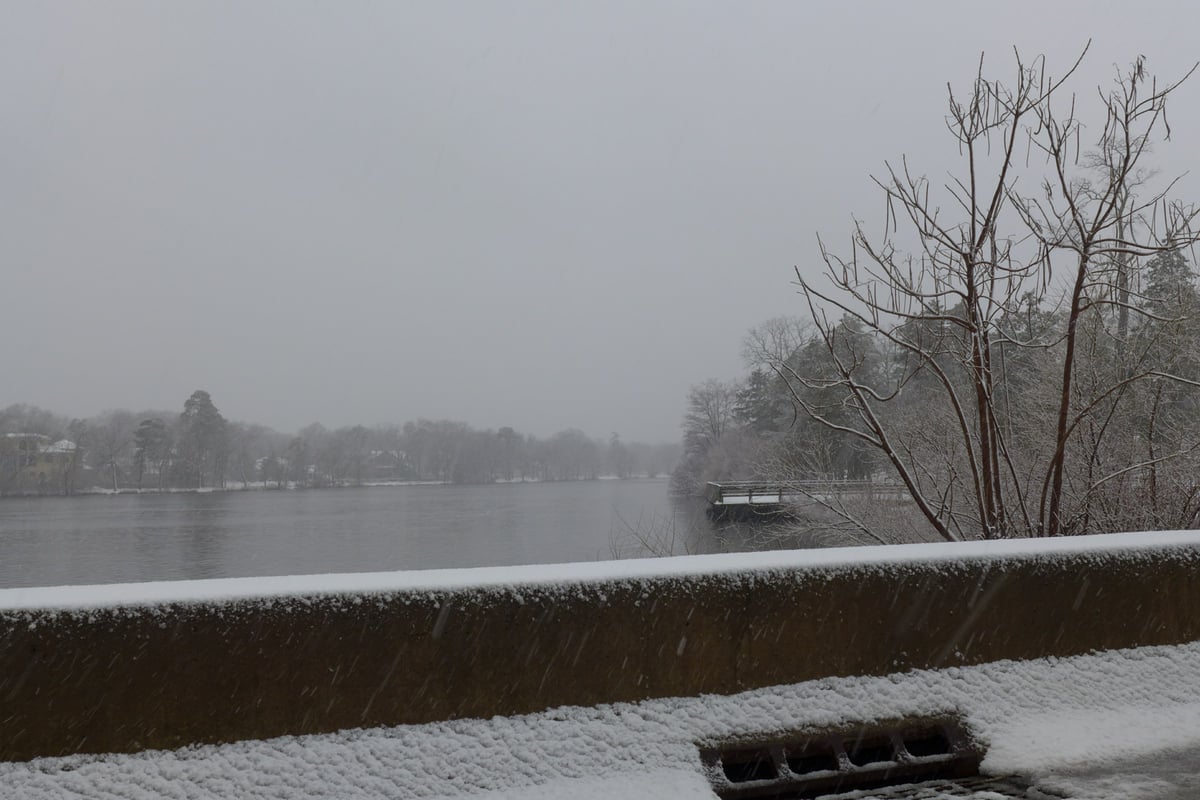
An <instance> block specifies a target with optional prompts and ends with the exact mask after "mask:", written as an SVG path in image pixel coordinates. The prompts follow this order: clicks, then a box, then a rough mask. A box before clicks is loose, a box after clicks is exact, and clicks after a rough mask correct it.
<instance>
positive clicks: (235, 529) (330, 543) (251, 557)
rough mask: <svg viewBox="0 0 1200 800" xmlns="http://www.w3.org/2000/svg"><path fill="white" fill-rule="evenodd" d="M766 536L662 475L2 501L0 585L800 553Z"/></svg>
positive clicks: (784, 542) (47, 584)
mask: <svg viewBox="0 0 1200 800" xmlns="http://www.w3.org/2000/svg"><path fill="white" fill-rule="evenodd" d="M765 530H768V529H763V528H761V527H757V528H756V527H754V526H749V527H747V526H742V527H741V528H738V527H722V528H721V529H717V528H715V527H714V526H713V525H712V523H711V522H710V521H709V520H708V519H707V517H706V516H705V514H704V505H703V503H702V502H697V501H695V500H692V499H686V498H685V499H672V498H670V497H669V496H668V494H667V484H666V482H665V481H587V482H578V483H548V484H500V485H491V486H403V487H377V488H361V489H334V490H310V491H303V492H279V491H262V492H211V493H203V494H200V493H191V494H165V495H118V496H89V497H61V498H28V499H19V498H7V499H4V500H0V587H12V586H39V585H40V586H52V585H64V584H79V583H117V582H126V581H147V580H180V579H191V578H217V577H248V576H255V575H289V574H304V573H314V572H363V571H380V570H403V569H429V568H441V567H473V566H495V565H507V564H534V563H541V564H544V563H558V562H566V561H594V560H597V559H608V558H614V557H634V556H643V555H666V554H672V553H673V554H682V553H710V552H720V551H724V550H744V549H763V548H765V547H773V546H792V547H794V546H803V545H804V543H803V542H797V541H785V540H782V539H779V538H776V537H775V535H774V534H770V533H764V531H765ZM791 538H792V539H793V540H794V539H795V537H791ZM810 546H811V545H810Z"/></svg>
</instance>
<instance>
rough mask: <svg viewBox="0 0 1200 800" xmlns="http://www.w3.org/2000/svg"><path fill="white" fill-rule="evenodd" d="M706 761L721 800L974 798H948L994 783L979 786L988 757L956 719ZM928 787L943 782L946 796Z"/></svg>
mask: <svg viewBox="0 0 1200 800" xmlns="http://www.w3.org/2000/svg"><path fill="white" fill-rule="evenodd" d="M700 757H701V759H702V761H703V762H704V769H705V772H706V774H707V775H708V778H709V781H710V783H711V784H712V787H713V790H714V791H715V792H716V793H717V796H718V797H720V798H722V800H742V798H777V800H785V799H788V798H816V797H825V796H829V795H837V794H840V793H845V792H851V791H862V790H874V789H881V790H882V789H889V790H890V789H891V788H894V789H896V790H898V791H899V790H901V787H904V789H905V790H912V789H920V788H921V786H918V785H917V784H922V785H928V786H929V787H933V788H931V789H930V791H935V792H936V791H941V792H942V794H936V793H935V794H926V795H920V794H888V795H885V794H878V795H877V796H879V797H971V796H972V795H971V794H970V793H969V791H971V790H969V789H967V788H964V791H968V793H966V794H960V795H953V794H946V792H947V791H949V789H950V788H953V787H955V786H961V787H968V782H965V781H964V780H963V779H972V780H975V782H979V781H984V780H989V779H984V778H976V776H978V775H979V762H980V759H981V758H982V754H981V753H980V752H979V750H978V749H977V748H976V747H975V746H974V745H973V744H972V740H971V737H970V736H969V735H968V734H967V731H966V729H965V728H964V727H963V725H962V723H961V722H960V721H959V720H957V719H954V718H935V719H929V718H921V719H905V720H897V721H894V722H884V723H875V724H871V725H864V726H861V727H857V728H853V729H842V730H835V731H826V732H822V733H816V734H806V735H803V736H795V737H788V738H782V739H770V740H759V741H755V740H753V739H751V740H739V741H735V742H730V743H726V744H723V745H718V746H715V747H708V748H704V749H702V750H701V753H700ZM930 782H940V783H941V784H943V788H942V789H937V788H936V787H934V784H933V783H930ZM997 785H998V786H999V784H997ZM989 790H990V791H993V792H996V793H998V792H999V790H997V789H989ZM998 796H1000V797H1003V796H1004V795H1002V794H998ZM1013 796H1016V797H1021V796H1023V795H1021V794H1017V795H1013Z"/></svg>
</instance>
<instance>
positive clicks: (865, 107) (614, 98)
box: [0, 0, 1200, 441]
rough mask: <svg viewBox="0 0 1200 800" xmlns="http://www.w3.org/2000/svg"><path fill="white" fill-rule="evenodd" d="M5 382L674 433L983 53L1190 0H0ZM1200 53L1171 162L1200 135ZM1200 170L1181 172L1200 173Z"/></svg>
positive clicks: (1168, 18) (138, 400)
mask: <svg viewBox="0 0 1200 800" xmlns="http://www.w3.org/2000/svg"><path fill="white" fill-rule="evenodd" d="M0 10H2V11H0V98H2V100H3V105H2V109H3V112H2V114H0V278H2V280H0V297H2V298H3V305H2V308H3V310H2V311H0V330H2V331H3V338H2V339H0V406H3V405H7V404H9V403H15V402H28V403H34V404H37V405H41V406H45V407H48V408H51V409H53V410H55V411H58V412H60V413H64V414H69V415H73V416H84V415H90V414H93V413H96V412H98V411H100V410H102V409H106V408H113V407H123V408H146V407H157V408H165V409H178V408H181V407H182V403H183V400H184V399H185V398H186V397H187V395H188V394H190V393H191V391H192V390H193V389H196V388H204V389H207V390H208V391H209V392H211V393H212V395H213V398H214V400H215V402H216V403H217V405H218V406H219V407H220V408H221V410H222V412H223V413H225V415H226V416H227V417H230V418H232V419H238V420H245V421H255V422H262V423H265V424H268V425H271V426H273V427H276V428H279V429H280V430H284V431H292V430H295V429H297V428H298V427H300V426H302V425H305V424H307V423H309V422H313V421H320V422H322V423H324V424H325V425H326V426H329V427H336V426H340V425H346V424H353V423H360V422H361V423H366V424H372V423H376V422H385V421H396V422H402V421H404V420H408V419H415V418H417V417H419V416H427V417H450V418H455V419H461V420H464V421H466V422H469V423H471V424H472V425H475V426H477V427H497V426H501V425H512V426H514V427H516V428H518V429H520V430H523V431H527V432H531V433H535V434H538V435H546V434H549V433H552V432H554V431H556V430H559V429H561V428H565V427H568V426H574V427H579V428H582V429H584V430H585V431H587V432H588V433H589V434H591V435H594V436H607V435H608V434H609V433H610V432H613V431H616V432H619V433H620V434H621V435H622V436H623V437H624V438H626V439H641V440H652V441H658V440H670V439H674V438H676V437H677V435H678V424H679V419H680V416H681V414H682V412H683V404H684V399H685V395H686V393H687V389H688V387H689V385H691V384H693V383H698V382H700V381H702V380H704V379H705V378H708V377H722V378H728V377H734V376H737V375H738V374H740V373H741V371H742V368H741V362H740V349H741V340H742V337H743V336H744V334H745V332H746V330H747V329H748V328H750V327H751V326H753V325H755V324H757V323H759V322H760V321H762V320H764V319H766V318H768V317H771V316H775V315H780V314H798V313H801V311H802V308H801V306H800V303H799V298H798V297H797V296H796V294H795V289H794V287H793V286H792V283H791V281H792V280H793V278H794V275H793V272H792V269H793V266H794V265H795V266H799V268H800V269H802V270H805V271H806V272H813V273H815V272H816V271H817V270H818V267H819V258H818V255H817V251H816V246H815V241H816V238H815V237H816V234H817V233H818V232H820V233H821V234H822V235H823V236H824V237H826V238H827V239H829V240H830V241H832V242H833V243H835V244H837V243H839V242H841V241H845V239H846V236H847V234H848V232H849V229H850V224H851V218H852V216H853V215H854V214H858V215H859V216H861V217H863V218H865V219H867V220H870V219H878V218H879V216H880V210H881V204H880V202H879V200H878V198H877V195H876V194H874V193H873V192H872V188H871V183H870V181H869V178H868V176H869V174H870V173H871V172H877V171H879V169H880V168H881V166H882V164H883V161H884V159H889V158H895V157H897V156H899V155H902V154H908V156H909V157H910V160H911V162H912V163H913V164H914V166H915V167H916V169H917V170H918V171H922V172H928V173H929V174H930V175H942V174H944V172H945V170H946V169H947V168H948V167H950V166H951V165H952V159H951V157H952V156H953V155H954V148H953V145H952V143H951V142H950V141H949V139H948V138H947V136H946V134H945V131H944V127H943V122H942V119H943V114H944V109H945V85H946V82H947V81H953V82H954V83H955V84H956V85H959V86H963V85H965V83H967V82H968V81H969V79H970V77H971V75H972V71H973V70H974V68H975V65H976V62H977V61H978V58H979V54H980V52H981V51H986V53H987V56H988V61H989V63H990V64H992V65H994V67H995V73H996V74H998V75H1007V74H1010V73H1011V69H1010V67H1011V64H1012V61H1011V57H1010V53H1011V48H1012V46H1013V45H1017V46H1018V47H1020V49H1021V50H1022V51H1023V53H1027V54H1029V55H1034V54H1037V53H1045V54H1046V55H1047V57H1048V61H1049V65H1050V67H1051V71H1054V72H1061V71H1062V70H1063V69H1064V68H1065V67H1066V66H1067V65H1068V64H1069V63H1070V62H1071V61H1072V60H1073V59H1074V57H1075V56H1076V55H1077V53H1078V51H1079V50H1080V48H1082V46H1083V45H1084V43H1085V41H1086V40H1087V39H1088V38H1089V37H1091V38H1093V40H1094V43H1093V46H1092V50H1091V52H1090V54H1089V56H1088V59H1087V61H1086V63H1085V66H1084V69H1083V71H1082V73H1081V75H1080V77H1079V80H1077V81H1076V82H1075V87H1076V88H1077V89H1078V90H1079V91H1080V92H1082V93H1084V94H1085V95H1086V96H1087V99H1089V100H1090V99H1091V97H1092V96H1093V95H1094V87H1095V85H1096V84H1097V83H1099V82H1107V81H1109V80H1110V79H1111V77H1112V75H1113V65H1114V64H1121V65H1126V64H1128V63H1129V62H1130V61H1132V60H1133V59H1134V58H1135V57H1136V56H1137V55H1138V54H1144V55H1146V56H1147V58H1148V64H1149V67H1150V69H1151V70H1152V71H1154V72H1157V73H1158V74H1160V75H1163V76H1165V77H1177V76H1178V75H1180V74H1181V73H1182V72H1184V71H1186V69H1187V67H1188V66H1189V65H1190V64H1191V62H1192V61H1194V60H1196V59H1197V58H1200V45H1197V43H1196V42H1197V38H1196V30H1197V22H1198V21H1200V12H1197V11H1196V10H1194V9H1193V8H1192V7H1191V6H1190V5H1189V4H1171V5H1167V4H1146V3H1139V4H1134V3H1128V2H1124V3H1119V4H1118V3H1086V4H1083V3H1064V2H1036V3H1013V2H993V3H989V4H973V3H965V2H947V3H921V4H916V3H913V4H910V3H877V4H875V3H867V4H853V3H845V2H838V3H828V4H816V3H801V2H786V3H784V2H780V3H747V2H726V3H704V2H696V1H695V0H689V2H681V3H662V2H647V0H633V1H632V2H627V3H622V2H613V1H612V0H605V1H604V2H600V1H599V0H597V1H596V2H586V3H584V2H563V1H562V0H551V1H550V2H545V3H534V2H518V1H517V0H505V1H504V2H499V1H497V2H477V3H453V2H440V1H439V2H423V3H414V2H382V3H366V2H349V3H309V4H301V3H297V2H291V0H289V1H288V2H273V3H267V2H242V1H241V0H238V2H227V3H219V2H207V1H206V2H191V3H163V2H158V1H157V0H146V2H134V3H118V2H101V3H95V2H80V3H63V2H46V3H42V2H19V3H18V2H0ZM1198 109H1200V78H1197V79H1194V80H1193V82H1192V83H1191V84H1189V85H1187V86H1185V88H1184V89H1183V90H1182V91H1181V93H1180V94H1179V95H1178V96H1177V97H1176V99H1175V101H1174V105H1173V106H1172V107H1171V110H1170V117H1171V122H1172V124H1173V127H1174V130H1175V135H1176V138H1175V141H1174V142H1173V143H1172V144H1171V145H1170V146H1168V147H1165V148H1159V149H1158V150H1156V152H1155V157H1156V159H1157V163H1158V166H1160V167H1161V168H1163V169H1164V170H1166V171H1170V172H1182V171H1186V170H1189V169H1192V168H1193V167H1195V166H1197V165H1196V163H1195V162H1196V161H1197V160H1198V158H1200V153H1198V148H1197V145H1196V142H1200V110H1198ZM1192 185H1194V184H1188V183H1185V185H1184V187H1185V189H1186V188H1188V187H1189V186H1192Z"/></svg>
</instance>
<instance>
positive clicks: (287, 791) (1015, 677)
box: [0, 643, 1200, 800]
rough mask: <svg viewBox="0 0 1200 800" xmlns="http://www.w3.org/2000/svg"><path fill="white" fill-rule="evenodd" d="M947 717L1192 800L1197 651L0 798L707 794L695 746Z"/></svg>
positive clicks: (881, 680) (1198, 713)
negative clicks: (900, 719)
mask: <svg viewBox="0 0 1200 800" xmlns="http://www.w3.org/2000/svg"><path fill="white" fill-rule="evenodd" d="M947 712H952V713H957V714H959V715H961V717H962V719H963V720H964V721H965V723H966V725H967V726H968V727H969V728H970V729H971V730H972V731H973V732H974V734H975V735H976V736H977V737H978V738H979V739H980V740H981V742H982V743H983V744H984V745H985V746H986V748H987V753H986V756H985V758H984V761H983V767H982V769H983V771H984V772H985V773H990V774H997V775H1022V776H1026V777H1029V778H1032V779H1033V780H1034V781H1035V784H1036V786H1038V787H1041V788H1044V789H1048V790H1052V791H1056V792H1058V793H1060V794H1061V795H1065V796H1070V797H1080V798H1090V799H1091V800H1105V799H1107V798H1112V799H1113V800H1118V798H1119V800H1130V799H1131V798H1137V799H1140V800H1166V799H1167V798H1171V799H1172V800H1182V798H1195V797H1200V643H1193V644H1187V645H1179V646H1173V647H1151V648H1141V649H1135V650H1124V651H1111V652H1105V653H1098V654H1092V655H1087V656H1079V657H1075V658H1064V659H1040V660H1034V661H1024V662H995V663H991V664H985V665H981V666H974V667H961V668H955V669H948V670H938V671H914V672H909V673H903V674H896V675H888V676H884V677H853V678H829V679H824V680H819V681H812V682H808V683H801V684H795V685H791V686H780V687H773V688H769V689H761V690H756V691H752V692H746V693H743V694H739V695H735V696H707V697H687V698H671V699H665V700H650V701H645V702H642V703H637V704H615V705H608V706H599V707H592V708H559V709H554V710H551V711H546V712H543V713H539V714H531V715H527V716H519V717H497V718H494V719H489V720H458V721H451V722H441V723H435V724H428V725H411V726H400V727H394V728H381V729H374V730H354V731H344V732H341V733H337V734H331V735H323V736H307V737H282V738H278V739H272V740H268V741H254V742H241V743H237V744H230V745H222V746H203V747H195V748H188V749H184V750H178V751H173V752H147V753H141V754H137V755H109V756H77V757H69V758H56V759H40V760H37V761H33V762H29V763H19V764H13V763H10V764H0V796H2V797H12V798H30V799H31V800H36V799H37V798H61V797H94V798H139V799H140V798H175V797H178V798H184V797H186V798H296V797H306V798H347V799H353V798H465V797H474V798H488V800H499V798H513V799H514V800H515V799H516V798H522V799H523V800H528V799H529V798H538V799H541V798H546V799H547V800H548V799H549V798H567V797H569V798H571V800H592V799H593V798H595V799H597V800H598V799H599V798H606V799H608V798H627V799H630V800H637V799H638V798H645V800H664V799H665V798H711V797H713V795H712V793H711V790H710V789H709V787H708V783H707V780H706V778H705V777H704V773H703V771H702V768H701V763H700V759H699V755H698V750H697V743H703V742H710V743H711V742H714V741H718V740H721V739H722V738H725V737H730V736H733V735H735V734H739V735H744V734H746V733H761V734H772V733H774V734H782V733H785V732H788V731H795V730H802V729H808V728H822V727H843V726H853V725H855V724H859V723H864V724H865V723H870V722H871V721H874V720H879V719H889V718H897V717H905V716H910V715H927V714H939V713H947ZM864 796H869V795H864Z"/></svg>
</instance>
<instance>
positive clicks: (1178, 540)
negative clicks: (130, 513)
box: [0, 531, 1200, 613]
mask: <svg viewBox="0 0 1200 800" xmlns="http://www.w3.org/2000/svg"><path fill="white" fill-rule="evenodd" d="M1164 549H1171V550H1187V551H1191V552H1195V553H1197V554H1200V531H1155V532H1146V533H1117V534H1103V535H1097V536H1076V537H1064V538H1054V539H1008V540H997V541H977V542H953V543H951V542H935V543H926V544H905V545H878V546H872V547H843V548H829V549H814V550H779V551H767V552H756V553H720V554H712V555H698V556H675V557H672V558H645V559H633V560H627V561H596V562H580V563H570V564H531V565H522V566H511V567H473V568H469V569H440V570H412V571H402V572H361V573H343V574H322V575H285V576H267V577H256V578H218V579H211V580H193V581H155V582H147V583H116V584H100V585H87V586H46V587H28V588H16V589H0V613H2V612H5V611H33V610H39V609H44V610H63V609H82V608H88V609H93V608H111V607H129V606H151V605H161V604H172V603H189V604H191V603H215V602H231V601H245V600H254V599H257V598H281V597H320V596H331V595H345V594H392V593H401V592H421V591H424V592H428V591H449V590H463V589H487V588H504V587H512V586H522V587H531V588H536V587H552V586H560V585H579V584H598V583H608V582H619V581H630V580H659V579H671V578H701V577H709V576H735V575H745V574H762V575H769V574H772V573H779V572H795V571H805V570H813V571H828V570H837V569H846V568H857V569H862V568H871V567H883V566H887V567H894V566H897V565H904V564H933V565H936V564H944V563H961V562H965V561H980V560H984V561H990V560H1011V559H1018V560H1025V559H1030V558H1033V559H1052V558H1059V557H1070V556H1086V555H1088V554H1095V555H1100V554H1104V555H1106V556H1110V557H1111V556H1117V557H1120V556H1122V555H1128V556H1130V557H1144V556H1147V555H1149V554H1151V553H1153V552H1156V551H1162V550H1164Z"/></svg>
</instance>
